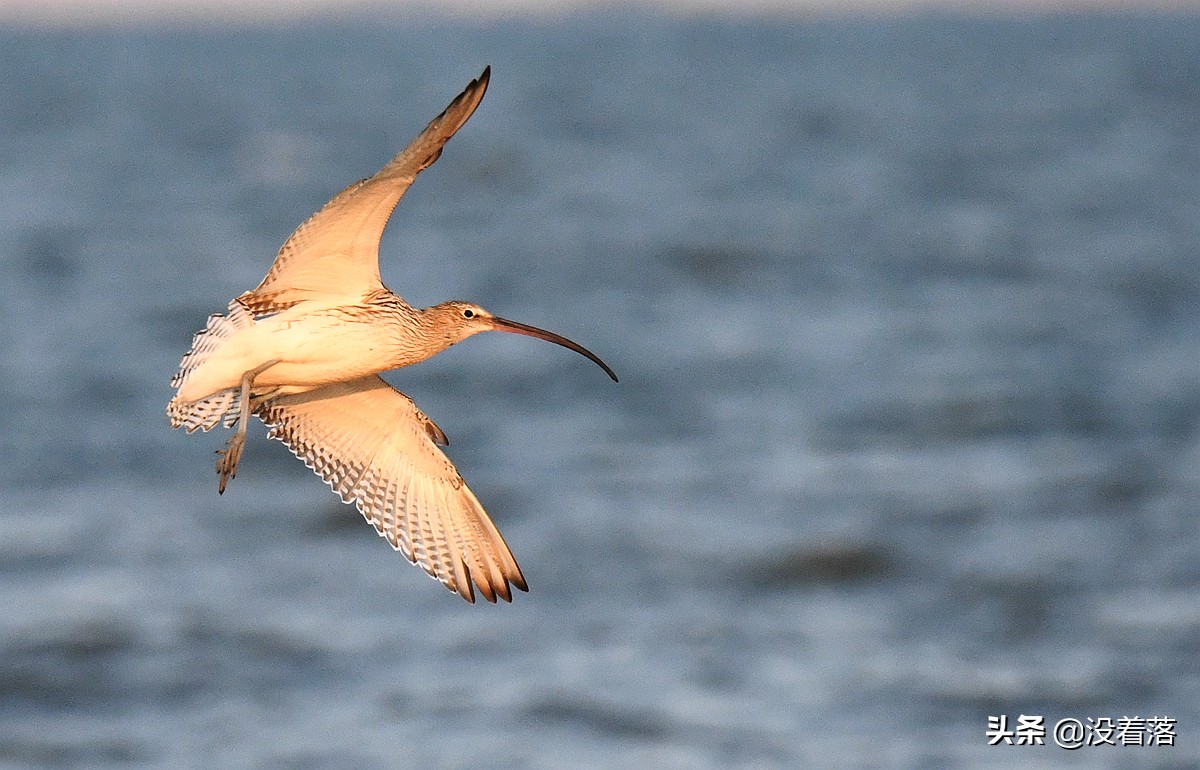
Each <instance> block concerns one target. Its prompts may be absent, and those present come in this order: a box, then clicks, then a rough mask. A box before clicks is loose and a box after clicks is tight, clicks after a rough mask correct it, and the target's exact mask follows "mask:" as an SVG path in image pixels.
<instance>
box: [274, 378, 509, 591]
mask: <svg viewBox="0 0 1200 770" xmlns="http://www.w3.org/2000/svg"><path fill="white" fill-rule="evenodd" d="M256 413H257V414H258V416H259V417H261V418H262V421H263V422H265V423H266V424H267V425H268V426H269V427H270V433H269V435H270V436H271V438H277V439H279V440H280V441H282V442H283V443H284V444H286V445H287V446H288V448H289V449H291V450H292V452H293V453H295V455H296V456H297V457H299V458H300V459H301V460H303V461H304V463H305V465H307V466H308V467H310V468H312V469H313V470H314V471H316V473H317V475H318V476H320V477H321V478H323V479H324V480H325V481H326V482H327V483H328V484H329V486H330V487H332V488H333V491H334V492H336V493H337V494H338V495H339V496H340V497H341V498H342V500H343V501H344V502H347V503H349V502H352V501H353V502H354V503H355V505H357V506H358V510H360V511H362V514H363V516H365V517H366V518H367V520H368V521H369V522H371V524H373V525H374V526H375V529H376V531H377V532H379V534H380V535H381V536H382V537H385V538H387V540H388V542H389V543H391V544H392V547H394V548H395V549H396V550H398V551H400V552H401V553H402V554H404V556H405V558H407V559H408V560H409V561H411V562H413V563H414V564H417V565H418V566H419V567H421V569H423V570H425V571H426V572H427V573H429V574H430V575H431V576H432V577H434V578H436V579H437V580H439V581H441V582H442V584H443V585H445V586H446V587H447V588H449V589H450V590H451V591H456V592H458V594H459V596H461V597H462V598H464V599H466V600H467V601H469V602H474V601H475V594H474V590H473V588H472V584H474V585H476V586H478V587H479V590H480V593H482V594H483V596H484V598H486V599H487V600H488V601H489V602H495V601H496V597H500V598H501V599H504V600H505V601H512V591H511V590H510V588H509V584H510V583H511V584H512V585H514V586H516V587H517V588H519V589H521V590H522V591H525V590H528V588H527V586H526V584H525V578H524V576H522V575H521V569H520V567H518V566H517V562H516V560H515V559H513V556H512V552H510V551H509V550H508V545H507V544H505V542H504V538H503V537H501V536H500V533H499V532H498V531H497V530H496V527H495V525H494V524H492V521H491V519H489V518H488V515H487V514H486V513H485V512H484V510H483V507H482V506H481V505H480V504H479V501H478V500H477V499H476V498H475V495H474V494H473V493H472V492H471V490H470V489H468V488H467V485H466V484H465V483H463V480H462V477H461V476H460V475H459V474H458V471H457V470H455V468H454V465H453V464H451V462H450V460H449V459H447V458H446V455H444V454H442V451H441V450H440V449H438V448H437V446H435V444H434V441H436V440H441V441H443V443H444V440H445V435H444V434H443V433H442V432H441V430H440V429H439V428H438V427H437V426H436V425H434V424H433V423H432V422H431V421H430V420H429V418H428V417H426V416H425V415H424V414H423V413H422V412H421V410H419V409H417V407H416V405H415V404H413V402H412V399H410V398H409V397H408V396H406V395H404V394H403V393H401V392H400V391H398V390H396V389H395V388H393V387H392V386H391V385H388V384H387V383H386V382H384V381H383V380H382V379H380V378H379V377H377V376H375V375H371V376H369V377H363V378H361V379H357V380H350V381H348V382H339V383H336V384H333V385H326V386H324V387H321V388H317V389H314V390H310V391H307V392H305V393H300V394H296V395H291V396H281V397H279V398H275V399H272V400H271V401H268V402H266V403H264V404H263V405H262V406H260V407H259V408H258V409H257V410H256Z"/></svg>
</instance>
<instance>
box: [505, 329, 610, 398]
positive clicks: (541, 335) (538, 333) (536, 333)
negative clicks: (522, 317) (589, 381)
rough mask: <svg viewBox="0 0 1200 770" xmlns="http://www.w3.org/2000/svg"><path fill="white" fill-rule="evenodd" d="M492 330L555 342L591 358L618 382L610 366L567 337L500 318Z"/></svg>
mask: <svg viewBox="0 0 1200 770" xmlns="http://www.w3.org/2000/svg"><path fill="white" fill-rule="evenodd" d="M492 329H493V330H495V331H498V332H512V333H513V334H524V335H525V336H526V337H537V338H538V339H539V340H545V341H546V342H553V343H554V344H555V345H562V346H563V347H564V348H568V349H570V350H574V351H575V352H576V353H578V354H579V355H581V356H584V357H586V358H590V359H591V360H592V361H593V362H594V363H595V364H596V365H597V366H599V367H600V368H601V369H603V370H604V373H605V374H607V375H608V376H609V377H612V380H613V382H617V374H616V372H614V371H613V370H612V369H610V368H609V366H608V364H606V363H604V362H603V361H601V360H600V357H599V356H597V355H596V354H595V353H593V352H592V351H590V350H588V349H587V348H585V347H584V346H583V345H580V344H579V343H577V342H572V341H571V340H569V339H567V338H566V337H562V336H560V335H557V334H555V333H554V332H548V331H546V330H545V329H539V328H537V327H536V326H530V325H528V324H523V323H517V322H516V321H510V320H508V319H507V318H499V317H497V316H492Z"/></svg>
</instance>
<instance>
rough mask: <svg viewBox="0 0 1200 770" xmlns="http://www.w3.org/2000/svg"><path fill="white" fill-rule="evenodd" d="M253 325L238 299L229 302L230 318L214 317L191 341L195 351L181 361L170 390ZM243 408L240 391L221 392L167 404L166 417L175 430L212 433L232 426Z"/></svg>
mask: <svg viewBox="0 0 1200 770" xmlns="http://www.w3.org/2000/svg"><path fill="white" fill-rule="evenodd" d="M253 324H254V317H253V316H252V315H251V314H250V313H249V312H248V311H247V310H246V308H245V307H244V306H243V305H242V304H241V303H240V302H238V301H237V300H234V301H233V302H230V303H229V311H228V315H220V314H216V315H211V316H209V317H208V323H207V324H205V326H204V328H203V329H202V330H200V331H198V332H196V336H195V337H193V338H192V348H191V350H189V351H188V352H187V353H185V354H184V356H183V360H182V361H180V362H179V371H177V372H175V376H174V377H172V378H171V387H173V388H176V389H178V388H180V387H181V386H182V385H183V384H184V383H185V382H187V381H188V377H190V376H191V374H192V372H194V371H195V370H196V369H197V368H199V367H200V365H201V364H203V363H204V361H205V360H206V359H207V358H208V357H209V356H210V355H212V353H213V351H215V350H217V349H218V348H219V347H221V345H222V344H224V342H225V340H227V339H228V338H229V337H231V336H232V335H233V334H234V332H236V331H237V330H239V329H244V328H246V327H248V326H252V325H253ZM240 406H241V393H240V392H239V390H238V388H228V389H226V390H222V391H219V392H217V393H214V394H212V395H211V396H208V397H206V398H202V399H200V400H199V401H192V402H190V403H189V402H181V401H180V400H179V397H178V396H176V397H175V398H172V399H171V402H170V403H169V404H167V416H168V417H170V418H171V427H172V428H183V429H185V430H186V431H187V432H188V433H191V432H193V431H195V430H209V429H211V428H215V427H216V426H217V425H218V424H220V423H224V424H225V427H230V426H232V425H233V424H234V422H235V421H236V420H237V415H238V409H239V408H240Z"/></svg>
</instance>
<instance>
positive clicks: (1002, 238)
mask: <svg viewBox="0 0 1200 770" xmlns="http://www.w3.org/2000/svg"><path fill="white" fill-rule="evenodd" d="M485 64H491V65H492V67H493V78H492V86H491V89H490V91H489V93H488V96H487V98H486V100H485V101H484V103H483V105H482V107H481V108H480V110H479V112H478V113H477V114H476V116H475V117H474V118H473V119H472V120H471V122H470V123H469V124H468V125H467V126H466V128H465V129H464V130H463V131H462V132H461V133H460V135H459V136H457V137H456V138H455V139H454V140H453V141H452V142H451V143H450V145H449V146H448V147H447V149H446V152H445V154H444V156H443V158H442V160H441V161H439V162H438V164H437V165H436V166H434V167H433V168H432V169H430V170H429V171H427V172H425V173H424V174H423V175H422V176H421V178H420V180H419V182H418V183H417V184H416V185H415V186H414V187H413V189H412V190H411V191H410V192H409V195H408V197H406V198H405V200H404V201H403V203H402V204H401V206H400V207H399V208H398V209H397V212H396V214H395V216H394V218H393V220H392V225H391V228H390V229H389V231H388V233H387V235H386V236H385V238H384V242H383V245H382V272H383V276H384V280H385V282H386V283H388V285H389V286H391V287H392V288H393V289H395V290H396V291H397V292H398V293H400V294H401V295H403V296H404V297H405V298H406V299H408V300H409V301H411V302H413V303H414V304H420V305H426V304H432V303H435V302H438V301H441V300H443V299H447V298H452V297H453V298H461V299H469V300H472V301H476V302H478V303H480V304H482V305H484V306H485V307H488V308H489V309H491V310H492V311H494V312H496V313H498V314H500V315H503V316H506V317H511V318H515V319H517V320H521V321H525V322H527V323H532V324H536V325H539V326H545V327H547V328H551V329H553V330H555V331H558V332H560V333H563V334H566V335H568V336H570V337H572V338H574V339H577V340H579V341H580V342H581V343H583V344H584V345H587V346H588V347H589V348H591V349H592V350H594V351H595V352H596V353H597V354H599V355H600V356H602V357H603V358H605V359H606V360H607V361H608V362H609V363H610V364H611V365H612V366H613V367H614V368H615V369H616V370H617V372H618V373H619V374H620V375H621V382H620V384H618V385H614V384H613V383H612V382H610V381H608V379H607V378H605V377H604V376H603V373H602V372H600V371H598V370H597V369H596V368H595V367H594V366H593V365H591V364H590V363H588V362H587V361H585V360H584V359H582V358H580V357H578V356H574V355H572V354H570V353H568V352H566V351H564V350H562V349H559V348H555V347H553V346H550V345H545V344H542V343H538V342H534V341H532V340H529V339H527V338H518V337H511V338H510V337H509V336H508V335H483V336H481V337H477V338H474V339H472V340H470V341H469V342H466V343H463V344H462V345H459V346H456V347H455V348H453V349H452V350H450V351H448V352H446V353H444V354H443V355H441V356H439V357H438V358H437V359H435V360H432V361H429V362H427V363H424V364H422V365H420V366H417V367H413V368H411V369H408V370H403V371H400V372H396V373H394V374H393V375H390V376H389V378H390V379H391V381H392V382H393V383H395V384H396V385H397V387H400V388H402V389H403V390H404V391H405V392H407V393H409V394H411V395H412V396H413V397H414V398H415V399H416V401H417V403H418V404H419V405H420V406H421V407H422V408H423V409H424V410H425V411H426V412H427V413H428V414H429V415H430V416H431V417H432V418H433V419H434V420H436V421H437V423H438V424H439V425H441V426H442V428H444V429H445V431H446V432H447V433H448V434H449V435H450V437H451V440H452V442H453V443H452V446H451V447H450V449H449V453H450V455H451V457H452V459H453V460H454V461H455V462H456V463H457V465H458V467H459V469H460V470H461V471H462V473H463V475H464V476H465V477H466V479H467V481H468V482H469V483H470V484H471V485H472V488H473V489H474V490H475V491H476V493H477V494H478V496H479V497H480V498H481V500H483V502H484V504H485V505H486V506H487V508H488V509H489V511H490V512H491V514H492V516H493V518H494V519H495V520H496V521H497V523H498V525H499V526H500V529H501V530H502V531H503V532H504V534H505V536H506V538H507V539H508V542H509V544H510V545H511V546H512V548H513V550H514V552H515V554H516V556H517V558H518V560H519V561H520V563H521V565H522V567H523V569H524V571H525V574H526V576H527V577H528V579H529V583H530V587H531V591H530V593H529V594H528V595H525V594H521V595H519V596H517V597H516V600H515V601H514V603H513V604H512V605H511V606H510V605H502V606H499V607H491V606H488V605H486V604H481V605H477V606H468V605H466V604H464V603H463V602H462V601H461V600H459V599H458V598H456V597H455V596H454V595H453V594H451V593H449V592H448V591H445V590H444V589H442V588H441V587H440V586H438V585H437V584H436V583H434V582H433V581H431V580H429V579H428V578H426V577H425V576H423V575H422V574H421V573H420V571H419V570H417V569H415V568H413V567H411V566H409V565H408V564H407V563H405V562H404V560H403V559H402V558H401V557H400V556H399V555H397V554H395V553H394V552H393V551H392V550H391V549H390V548H389V547H388V546H387V544H386V543H385V542H383V541H382V540H380V539H379V538H378V537H376V535H375V534H374V533H373V531H372V530H371V528H370V527H369V526H368V525H367V524H365V523H364V522H363V521H362V519H361V517H360V516H359V515H358V514H357V513H356V512H355V511H354V510H353V509H352V508H348V507H346V506H343V505H341V504H340V503H339V502H338V501H337V500H336V498H335V497H334V496H333V495H331V494H330V493H329V491H328V489H327V488H326V487H325V486H324V485H323V484H322V483H321V482H320V481H319V480H318V479H317V478H316V477H315V476H313V475H312V474H311V473H310V472H309V471H308V470H307V469H306V468H304V467H303V466H302V465H301V464H300V463H299V462H297V461H296V460H295V459H294V458H292V457H291V456H290V455H289V454H288V452H287V451H286V449H285V448H283V447H282V446H280V445H278V444H275V443H273V442H268V441H267V440H266V439H265V437H264V432H263V431H262V429H261V426H256V428H255V431H254V432H252V439H251V441H250V445H249V447H248V450H247V454H246V457H245V458H244V460H243V464H242V467H241V472H240V473H239V476H238V478H237V479H236V481H235V482H233V483H232V484H231V486H230V489H229V490H228V491H227V492H226V493H225V495H224V496H220V497H219V496H218V495H217V494H216V478H215V475H214V474H213V470H212V465H213V461H214V459H215V458H214V455H213V451H214V450H215V449H217V448H219V447H220V446H221V444H222V443H223V436H217V435H205V436H190V437H189V436H186V435H184V434H183V433H182V432H173V431H171V430H169V428H168V426H167V423H166V419H165V416H164V414H163V407H164V405H165V403H166V401H167V399H168V398H169V396H170V388H169V386H168V380H169V378H170V376H171V374H172V373H173V372H174V369H175V367H176V365H177V363H178V361H179V358H180V356H181V355H182V353H183V352H184V351H185V350H186V349H187V347H188V344H189V342H190V339H191V335H192V333H193V332H194V331H195V330H196V329H198V328H200V327H201V326H202V325H203V323H204V319H205V317H206V316H207V315H208V314H210V313H213V312H218V311H221V310H222V309H223V308H224V306H225V304H226V303H227V302H228V300H229V299H230V298H231V297H233V296H235V295H236V294H238V293H240V292H242V291H245V290H246V289H249V288H252V287H253V286H254V285H255V284H257V282H258V281H259V280H260V279H261V278H262V276H263V274H264V273H265V271H266V269H267V268H268V267H269V265H270V262H271V259H272V258H273V256H274V253H275V251H276V249H277V248H278V247H279V245H280V244H281V243H282V242H283V240H284V239H285V238H286V237H287V235H288V233H289V232H290V231H291V229H292V228H293V227H295V226H296V225H297V224H298V223H299V222H300V221H302V220H303V219H304V218H305V217H307V216H308V215H309V214H310V213H311V212H312V211H315V210H316V209H317V208H318V207H319V206H320V205H321V204H322V203H324V201H325V200H326V199H328V198H329V197H330V196H331V195H332V194H333V193H335V192H336V191H337V190H339V189H341V188H342V187H343V186H344V185H346V184H348V183H350V182H352V181H354V180H355V179H358V178H360V177H363V176H366V175H368V174H370V173H372V172H373V171H374V170H375V169H376V168H378V167H379V166H380V165H381V164H382V163H383V162H384V161H386V159H387V158H389V157H390V156H391V155H392V154H393V153H394V152H396V151H397V150H399V149H400V148H401V147H402V146H403V145H404V144H405V143H406V142H407V141H408V140H409V139H410V138H411V137H412V136H413V135H415V134H416V133H417V131H419V130H420V128H421V127H422V126H423V125H424V124H425V122H426V121H427V120H428V119H429V118H431V117H432V116H433V115H435V114H436V113H437V112H439V111H440V110H441V109H442V107H443V106H445V104H446V103H447V102H448V101H449V99H450V98H451V97H453V96H454V95H455V94H456V93H458V91H459V90H460V89H461V88H462V87H463V86H464V85H465V84H466V83H467V81H468V80H469V79H470V78H472V77H474V76H476V75H477V74H478V73H479V72H480V71H481V70H482V69H483V67H484V65H485ZM0 73H2V74H3V77H0V405H2V408H3V413H2V414H3V419H2V420H0V450H2V451H3V462H2V463H0V488H2V489H3V492H4V494H3V499H4V505H3V508H2V510H0V767H4V768H27V767H28V768H74V767H79V768H129V767H196V768H217V767H220V768H241V767H247V768H391V767H432V768H460V767H461V768H465V767H487V768H499V769H503V768H631V767H647V768H688V769H689V770H705V769H707V768H714V769H715V768H796V767H822V768H859V767H886V768H943V767H944V768H982V767H995V766H1013V767H1017V766H1020V767H1041V768H1059V767H1089V768H1097V767H1099V768H1104V767H1111V768H1118V767H1133V766H1138V767H1160V768H1166V767H1187V766H1194V765H1195V764H1197V763H1200V743H1198V742H1197V741H1196V740H1195V736H1196V735H1197V731H1200V707H1198V706H1197V703H1198V701H1197V697H1196V693H1197V692H1200V558H1197V557H1198V554H1200V517H1197V508H1198V507H1200V470H1198V468H1200V357H1198V356H1197V350H1198V345H1200V302H1198V301H1197V300H1198V299H1200V260H1198V259H1197V248H1198V244H1200V17H1195V16H1172V15H1156V16H1144V17H1132V16H1119V15H1109V16H1088V15H1074V16H1044V17H1031V18H1025V19H1005V18H1000V17H995V18H978V19H965V18H955V17H951V16H914V17H911V18H889V19H886V20H870V19H866V18H860V19H843V20H838V21H822V20H819V19H790V20H789V19H770V18H763V19H759V20H754V21H731V20H726V21H718V20H710V19H703V18H691V19H672V18H669V17H665V16H654V15H629V14H622V15H618V14H612V15H575V16H571V15H568V16H559V17H554V18H550V19H545V20H538V19H534V18H529V19H525V20H522V21H508V22H505V21H491V22H470V21H465V20H457V21H453V20H439V19H417V18H413V17H404V18H402V17H398V16H397V17H387V16H377V17H375V18H370V19H366V18H364V19H357V20H347V21H344V22H338V23H330V22H329V21H323V22H317V21H310V22H297V23H295V24H286V25H282V26H276V27H273V28H268V27H255V26H241V27H221V26H215V25H208V26H200V27H196V28H182V27H152V26H144V27H140V28H131V29H115V28H111V29H101V28H96V29H87V28H79V29H60V30H41V31H35V30H18V29H8V30H0ZM1019 714H1026V715H1029V714H1037V715H1043V716H1044V717H1045V720H1046V723H1047V725H1052V724H1053V723H1054V722H1055V721H1056V720H1058V719H1062V718H1066V717H1073V718H1078V719H1081V720H1086V719H1087V718H1103V717H1107V718H1113V719H1116V718H1119V717H1122V716H1135V715H1136V716H1142V717H1151V716H1165V717H1168V718H1172V719H1175V720H1177V728H1176V733H1177V736H1178V737H1177V740H1176V744H1177V745H1175V746H1173V747H1140V748H1133V747H1120V746H1118V747H1111V746H1109V747H1089V748H1083V749H1081V750H1079V751H1074V752H1071V751H1064V750H1062V749H1059V748H1057V747H1054V746H1052V745H1046V746H996V747H989V746H987V738H986V735H985V731H986V729H987V726H988V717H989V716H994V715H1008V718H1009V719H1010V720H1011V721H1013V722H1015V721H1016V719H1017V716H1018V715H1019ZM1047 742H1048V743H1052V741H1051V740H1050V739H1049V736H1047Z"/></svg>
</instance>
